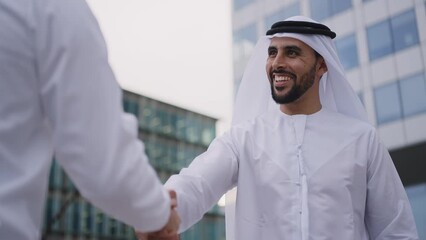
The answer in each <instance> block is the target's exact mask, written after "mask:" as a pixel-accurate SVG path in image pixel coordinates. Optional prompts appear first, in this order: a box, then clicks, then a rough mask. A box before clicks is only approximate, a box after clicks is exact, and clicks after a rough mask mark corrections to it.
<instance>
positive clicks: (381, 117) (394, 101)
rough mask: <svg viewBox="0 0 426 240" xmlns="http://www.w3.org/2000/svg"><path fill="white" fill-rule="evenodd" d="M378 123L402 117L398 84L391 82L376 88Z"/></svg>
mask: <svg viewBox="0 0 426 240" xmlns="http://www.w3.org/2000/svg"><path fill="white" fill-rule="evenodd" d="M374 98H375V104H376V117H377V123H378V124H382V123H386V122H390V121H393V120H397V119H400V118H401V116H402V110H401V103H400V96H399V88H398V84H397V83H396V82H395V83H391V84H388V85H385V86H382V87H379V88H376V89H375V90H374Z"/></svg>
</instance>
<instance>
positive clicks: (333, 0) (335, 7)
mask: <svg viewBox="0 0 426 240" xmlns="http://www.w3.org/2000/svg"><path fill="white" fill-rule="evenodd" d="M330 6H331V10H332V14H333V15H335V14H338V13H340V12H343V11H345V10H347V9H349V8H351V7H352V0H330Z"/></svg>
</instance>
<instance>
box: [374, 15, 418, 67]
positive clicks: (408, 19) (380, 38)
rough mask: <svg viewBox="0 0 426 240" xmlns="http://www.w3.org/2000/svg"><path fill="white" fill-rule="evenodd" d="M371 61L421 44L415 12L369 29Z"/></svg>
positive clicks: (398, 16) (393, 18)
mask: <svg viewBox="0 0 426 240" xmlns="http://www.w3.org/2000/svg"><path fill="white" fill-rule="evenodd" d="M367 41H368V51H369V57H370V60H375V59H378V58H381V57H384V56H386V55H389V54H391V53H394V52H397V51H400V50H402V49H405V48H407V47H410V46H413V45H416V44H418V43H419V34H418V31H417V21H416V15H415V12H414V10H413V9H412V10H409V11H407V12H404V13H402V14H399V15H397V16H395V17H392V18H391V19H387V20H385V21H382V22H379V23H376V24H374V25H372V26H370V27H368V28H367Z"/></svg>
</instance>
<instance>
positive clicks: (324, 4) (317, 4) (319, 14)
mask: <svg viewBox="0 0 426 240" xmlns="http://www.w3.org/2000/svg"><path fill="white" fill-rule="evenodd" d="M309 2H310V3H311V4H310V6H311V17H312V18H313V19H315V20H317V21H320V20H323V19H324V18H327V17H330V16H331V7H330V5H329V4H330V1H329V0H326V1H324V0H310V1H309Z"/></svg>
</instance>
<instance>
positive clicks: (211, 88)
mask: <svg viewBox="0 0 426 240" xmlns="http://www.w3.org/2000/svg"><path fill="white" fill-rule="evenodd" d="M87 2H88V4H89V6H90V7H91V9H92V11H93V13H94V15H95V17H96V18H97V19H98V22H99V25H100V27H101V30H102V32H103V34H104V37H105V40H106V43H107V46H108V51H109V61H110V64H111V67H112V68H113V71H114V73H115V76H116V78H117V81H118V82H119V84H120V86H121V87H122V88H123V89H126V90H130V91H132V92H135V93H138V94H142V95H145V96H147V97H151V98H154V99H156V100H160V101H163V102H166V103H169V104H172V105H176V106H179V107H182V108H185V109H188V110H191V111H195V112H198V113H201V114H205V115H208V116H211V117H214V118H217V119H218V125H217V127H218V133H220V132H223V131H224V130H226V129H227V128H228V127H229V124H230V121H231V112H232V101H233V83H232V82H233V81H232V48H231V46H232V35H231V33H232V31H231V29H232V27H231V3H230V0H202V1H201V0H178V1H176V0H120V1H117V0H87Z"/></svg>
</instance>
